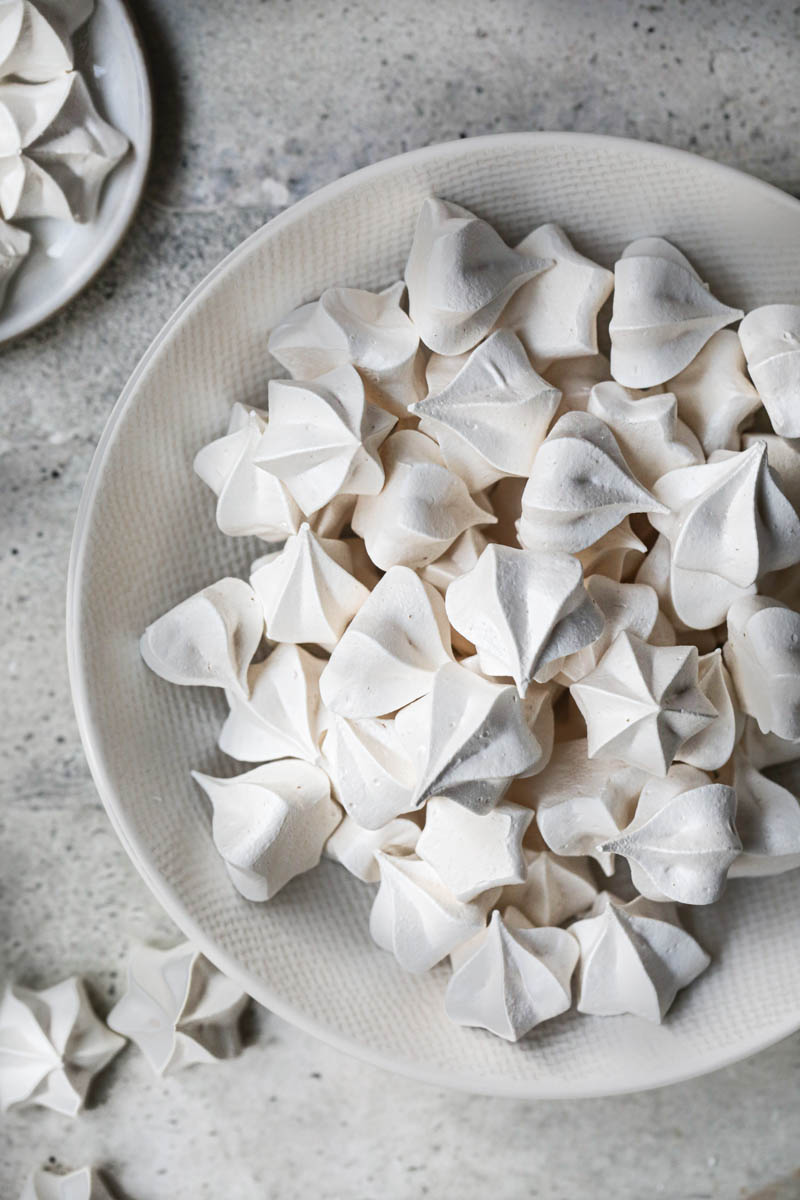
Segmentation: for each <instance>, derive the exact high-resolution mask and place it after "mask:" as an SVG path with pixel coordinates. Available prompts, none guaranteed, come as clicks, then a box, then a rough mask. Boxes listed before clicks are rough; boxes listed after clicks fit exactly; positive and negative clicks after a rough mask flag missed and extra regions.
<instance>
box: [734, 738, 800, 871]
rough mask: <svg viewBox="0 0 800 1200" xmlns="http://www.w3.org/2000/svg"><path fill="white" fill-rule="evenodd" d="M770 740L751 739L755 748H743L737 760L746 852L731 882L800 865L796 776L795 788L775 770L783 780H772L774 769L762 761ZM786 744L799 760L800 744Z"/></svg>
mask: <svg viewBox="0 0 800 1200" xmlns="http://www.w3.org/2000/svg"><path fill="white" fill-rule="evenodd" d="M765 740H767V739H764V738H763V736H761V735H757V736H756V738H753V739H752V740H751V739H747V741H750V742H751V744H750V745H749V746H748V745H745V746H743V747H742V748H741V749H739V750H738V751H737V753H736V756H735V758H734V771H733V784H734V787H735V789H736V796H737V801H738V803H737V808H736V829H737V832H738V833H739V836H740V837H741V839H742V854H741V855H740V856H739V858H737V859H736V861H735V862H734V863H733V865H732V866H731V868H730V872H729V876H730V878H731V879H737V878H742V877H749V876H765V875H781V874H783V872H784V871H793V870H795V869H796V868H797V867H800V802H798V798H797V792H798V788H797V781H796V778H793V779H792V780H791V783H792V787H791V789H790V788H789V787H785V786H784V784H783V783H782V782H781V780H780V771H777V772H775V773H776V774H778V776H779V777H778V778H777V779H774V778H771V774H772V772H770V769H769V765H768V763H765V762H763V761H762V757H763V755H762V754H760V753H759V750H760V749H761V747H762V746H763V744H764V741H765ZM773 740H777V739H773ZM753 742H755V747H753V745H752V743H753ZM759 743H760V745H759ZM783 746H784V747H786V751H785V752H788V754H789V755H790V756H791V757H792V758H793V759H794V761H795V762H796V760H797V758H798V756H800V745H795V744H793V743H791V742H784V743H783ZM792 747H793V748H792ZM769 749H770V750H772V747H769ZM766 757H767V758H768V759H771V758H772V757H773V755H772V754H771V753H768V754H767V756H766ZM792 766H794V763H793V764H792Z"/></svg>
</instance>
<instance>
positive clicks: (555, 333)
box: [498, 225, 614, 370]
mask: <svg viewBox="0 0 800 1200" xmlns="http://www.w3.org/2000/svg"><path fill="white" fill-rule="evenodd" d="M516 251H517V254H522V255H524V256H525V257H526V258H539V259H543V260H545V261H547V260H552V262H553V266H551V267H548V269H547V270H546V271H543V272H542V273H541V275H537V276H536V278H535V279H532V280H530V281H529V282H528V283H524V284H523V285H522V287H521V288H520V289H519V290H518V291H517V292H516V293H515V295H514V296H513V297H512V299H511V300H510V301H509V303H508V304H507V305H506V307H505V308H504V310H503V313H502V315H501V317H500V319H499V321H498V326H500V327H502V328H503V329H513V330H514V332H515V333H516V334H517V336H518V337H519V338H520V340H521V341H522V343H523V345H524V347H525V349H526V351H527V352H528V354H529V355H530V358H531V361H532V362H533V363H535V364H536V367H537V369H538V370H546V368H547V366H548V365H549V364H550V363H551V362H552V361H553V360H554V359H561V358H566V359H574V358H583V357H585V356H587V355H592V354H596V353H597V314H598V313H599V312H600V309H601V308H602V307H603V305H604V304H605V302H606V300H607V299H608V297H609V296H610V295H611V291H612V288H613V287H614V274H613V272H612V271H607V270H606V269H605V267H601V266H599V265H598V264H597V263H596V262H592V260H591V259H590V258H585V257H584V256H583V255H582V254H579V253H578V251H577V250H576V249H575V247H574V246H573V245H572V243H571V242H570V240H569V238H568V237H567V235H566V234H565V233H564V230H563V229H561V228H560V227H559V226H558V225H540V226H539V228H538V229H534V230H533V232H532V233H529V234H528V236H527V237H526V238H524V239H523V240H522V241H521V242H520V243H519V245H518V246H517V247H516Z"/></svg>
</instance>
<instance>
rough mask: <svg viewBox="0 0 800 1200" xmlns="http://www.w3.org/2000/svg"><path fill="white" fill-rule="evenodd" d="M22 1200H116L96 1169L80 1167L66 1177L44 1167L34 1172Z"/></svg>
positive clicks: (26, 1185) (21, 1197)
mask: <svg viewBox="0 0 800 1200" xmlns="http://www.w3.org/2000/svg"><path fill="white" fill-rule="evenodd" d="M20 1200H114V1197H113V1196H112V1194H111V1192H109V1190H108V1188H107V1187H106V1185H105V1183H104V1182H103V1180H102V1178H101V1177H100V1176H99V1175H98V1174H97V1171H95V1169H94V1167H80V1168H79V1169H78V1170H77V1171H69V1172H68V1173H67V1174H66V1175H54V1174H53V1172H52V1171H48V1170H47V1168H45V1167H43V1168H42V1169H41V1170H38V1171H34V1172H33V1173H32V1174H31V1175H30V1176H29V1178H28V1181H27V1183H26V1184H25V1189H24V1191H23V1193H22V1195H21V1196H20Z"/></svg>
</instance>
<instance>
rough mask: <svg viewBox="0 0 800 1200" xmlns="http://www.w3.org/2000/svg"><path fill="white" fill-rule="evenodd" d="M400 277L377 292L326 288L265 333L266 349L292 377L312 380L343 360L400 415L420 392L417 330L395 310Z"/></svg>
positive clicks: (401, 285) (422, 383) (402, 290)
mask: <svg viewBox="0 0 800 1200" xmlns="http://www.w3.org/2000/svg"><path fill="white" fill-rule="evenodd" d="M405 290H406V289H405V284H404V283H403V282H402V280H401V281H398V282H397V283H395V284H393V285H392V286H391V287H389V288H386V290H385V291H382V292H366V291H362V290H361V289H359V288H346V287H331V288H327V290H326V291H324V292H323V293H322V295H321V296H320V298H319V300H315V301H313V302H312V303H311V304H303V305H302V306H301V307H300V308H296V309H295V310H294V312H292V313H290V314H289V316H288V317H285V318H284V319H283V320H282V321H280V322H279V323H278V324H277V325H276V326H275V327H274V328H273V329H272V331H271V332H270V335H269V341H268V342H267V347H268V349H269V352H270V354H272V355H273V356H274V357H275V358H277V360H278V362H279V363H280V364H281V366H283V367H285V368H286V370H287V371H288V372H289V374H290V375H291V376H292V378H293V379H316V378H317V377H318V376H319V375H324V374H325V373H326V372H328V371H332V370H333V369H334V368H335V367H341V366H345V365H346V364H349V365H350V366H353V367H355V368H356V369H357V371H358V372H359V374H360V375H362V376H363V378H364V379H365V380H366V382H367V383H368V384H369V385H370V389H371V392H372V394H373V396H374V397H375V399H377V400H378V401H379V402H380V404H381V406H382V407H385V408H386V409H387V411H388V412H390V413H393V414H394V415H395V416H396V417H404V416H405V415H406V413H407V410H408V406H409V404H410V403H411V402H412V401H413V400H416V399H419V398H420V397H421V396H424V395H425V364H424V359H423V356H422V355H421V354H420V352H419V349H420V346H419V334H418V333H417V331H416V329H415V328H414V326H413V324H412V323H411V321H410V320H409V318H408V316H407V315H406V313H405V312H404V311H403V309H402V308H401V302H402V299H403V296H404V294H405Z"/></svg>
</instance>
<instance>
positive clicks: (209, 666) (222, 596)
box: [139, 578, 264, 696]
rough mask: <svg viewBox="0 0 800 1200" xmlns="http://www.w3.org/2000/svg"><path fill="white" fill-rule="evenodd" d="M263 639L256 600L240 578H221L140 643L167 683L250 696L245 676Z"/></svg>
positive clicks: (184, 603) (157, 624)
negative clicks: (217, 689) (213, 688)
mask: <svg viewBox="0 0 800 1200" xmlns="http://www.w3.org/2000/svg"><path fill="white" fill-rule="evenodd" d="M263 635H264V614H263V611H262V609H261V605H260V603H259V601H258V598H257V596H256V594H255V592H254V591H253V589H252V588H251V587H250V585H249V584H247V583H245V582H244V580H242V579H232V578H228V579H220V580H218V581H217V583H212V584H211V585H210V587H207V588H203V590H202V591H201V592H197V593H195V595H194V596H190V597H189V599H188V600H183V601H181V603H180V604H177V605H176V606H175V608H171V609H170V610H169V612H167V613H165V614H164V616H163V617H159V618H158V620H157V621H154V622H153V623H152V625H148V626H147V629H146V630H145V631H144V633H143V634H142V637H141V639H140V641H139V650H140V652H141V655H142V658H143V659H144V661H145V662H146V663H147V665H148V667H149V668H150V670H151V671H154V672H155V673H156V675H160V676H161V678H162V679H166V680H168V682H169V683H179V684H184V685H187V686H190V687H222V688H229V689H231V690H235V691H238V692H241V693H243V694H244V695H245V696H246V695H247V694H248V682H247V672H248V670H249V667H250V663H251V662H252V660H253V656H254V654H255V652H256V650H258V647H259V646H260V644H261V639H262V637H263Z"/></svg>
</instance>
